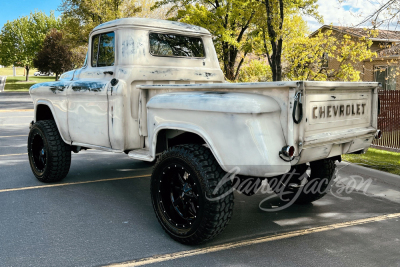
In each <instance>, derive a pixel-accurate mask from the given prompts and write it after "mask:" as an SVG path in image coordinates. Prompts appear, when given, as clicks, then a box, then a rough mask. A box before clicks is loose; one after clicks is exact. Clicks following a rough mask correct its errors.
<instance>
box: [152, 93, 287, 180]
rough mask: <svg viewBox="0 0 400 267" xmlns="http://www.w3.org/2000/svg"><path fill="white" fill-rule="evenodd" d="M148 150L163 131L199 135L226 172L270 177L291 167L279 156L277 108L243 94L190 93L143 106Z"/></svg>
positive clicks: (269, 100)
mask: <svg viewBox="0 0 400 267" xmlns="http://www.w3.org/2000/svg"><path fill="white" fill-rule="evenodd" d="M147 109H148V128H149V133H153V134H152V135H150V140H149V141H150V142H149V143H150V144H151V151H152V154H153V156H154V155H155V148H156V140H157V134H158V132H159V131H160V130H162V129H174V130H182V131H187V132H192V133H195V134H198V135H199V136H201V137H202V138H203V139H204V140H205V141H206V143H207V144H208V146H209V147H210V149H211V151H212V153H213V154H214V156H215V158H216V160H217V161H218V162H219V164H220V165H221V167H222V169H223V170H225V171H227V172H228V171H231V170H232V169H234V168H236V167H238V168H239V172H238V174H241V175H246V176H256V177H271V176H276V175H280V174H283V173H286V172H288V171H289V170H290V163H288V162H285V161H283V160H282V159H280V157H279V151H280V150H281V148H282V147H283V146H285V145H286V141H285V139H284V135H283V130H282V127H281V123H280V107H279V104H278V103H277V102H276V100H274V99H273V98H271V97H268V96H263V95H256V94H245V93H230V92H227V93H218V92H216V93H210V92H188V93H170V94H161V95H157V96H155V97H153V98H152V99H151V100H150V101H149V102H148V104H147Z"/></svg>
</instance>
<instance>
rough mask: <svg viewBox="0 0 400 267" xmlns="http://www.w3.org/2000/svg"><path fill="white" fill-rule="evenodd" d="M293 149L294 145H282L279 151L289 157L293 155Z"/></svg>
mask: <svg viewBox="0 0 400 267" xmlns="http://www.w3.org/2000/svg"><path fill="white" fill-rule="evenodd" d="M294 150H295V149H294V146H284V147H282V150H281V152H282V154H283V155H284V156H286V157H288V158H291V157H293V155H294Z"/></svg>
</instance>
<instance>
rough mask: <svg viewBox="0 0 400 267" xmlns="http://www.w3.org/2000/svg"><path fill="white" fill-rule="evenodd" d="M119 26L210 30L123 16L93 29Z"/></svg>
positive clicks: (168, 21) (207, 32)
mask: <svg viewBox="0 0 400 267" xmlns="http://www.w3.org/2000/svg"><path fill="white" fill-rule="evenodd" d="M114 26H120V27H124V26H125V27H135V28H151V29H155V28H159V29H169V30H176V31H184V32H191V33H197V34H206V35H209V34H210V32H209V31H208V30H206V29H204V28H202V27H199V26H195V25H190V24H186V23H182V22H177V21H170V20H161V19H147V18H123V19H117V20H113V21H108V22H105V23H103V24H100V25H98V26H97V27H96V28H94V29H93V31H97V30H100V29H104V28H109V27H114Z"/></svg>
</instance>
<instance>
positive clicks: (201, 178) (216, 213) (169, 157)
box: [150, 144, 234, 245]
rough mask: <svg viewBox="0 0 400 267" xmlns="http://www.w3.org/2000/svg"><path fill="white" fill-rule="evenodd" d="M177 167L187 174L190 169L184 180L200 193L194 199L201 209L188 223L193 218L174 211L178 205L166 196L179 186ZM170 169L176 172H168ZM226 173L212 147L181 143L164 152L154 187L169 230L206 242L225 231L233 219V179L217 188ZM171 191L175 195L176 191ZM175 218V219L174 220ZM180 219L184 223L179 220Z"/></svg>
mask: <svg viewBox="0 0 400 267" xmlns="http://www.w3.org/2000/svg"><path fill="white" fill-rule="evenodd" d="M170 166H171V170H170V168H169V167H170ZM174 168H177V169H178V170H176V172H183V171H184V175H186V174H187V173H188V175H187V176H186V177H187V178H185V179H186V180H185V181H183V182H186V183H187V184H189V185H190V186H192V188H191V190H192V191H191V192H189V193H193V195H195V193H197V196H198V198H195V199H194V201H197V202H196V203H198V206H197V208H198V209H196V211H195V213H194V214H195V215H196V216H194V219H193V221H190V225H189V223H186V222H189V220H188V221H185V220H184V219H182V218H179V217H178V216H177V215H176V214H175V215H174V212H175V210H177V209H176V206H174V204H173V201H172V200H168V199H166V198H165V197H164V198H163V196H168V190H171V191H170V192H172V190H175V189H171V188H173V186H172V184H173V183H174V182H173V180H174V179H175V180H176V179H178V178H173V177H176V176H177V175H176V173H175V174H174V172H175V170H172V169H174ZM181 168H182V170H180V169H181ZM168 171H170V172H171V173H172V174H171V175H168ZM166 173H167V174H166ZM225 175H226V173H225V172H224V171H223V170H222V169H221V167H220V166H219V164H218V162H217V161H216V160H215V158H214V156H213V154H212V153H211V151H210V150H209V149H208V148H206V147H204V146H201V145H195V144H190V145H180V146H175V147H172V148H170V149H169V150H167V151H166V152H164V153H163V154H162V155H161V156H160V157H159V159H158V161H157V163H156V164H155V166H154V169H153V174H152V177H151V187H150V191H151V199H152V204H153V208H154V211H155V214H156V217H157V219H158V221H159V223H160V224H161V226H162V227H163V229H164V230H165V232H166V233H167V234H168V235H170V236H171V237H172V238H173V239H174V240H176V241H178V242H181V243H183V244H189V245H194V244H199V243H202V242H205V241H207V240H210V239H212V238H214V237H215V236H216V235H218V234H219V233H221V232H222V231H223V230H224V229H225V227H226V226H227V224H228V222H229V220H230V219H231V216H232V210H233V205H234V197H233V193H232V191H233V190H232V182H231V180H230V179H227V178H225V179H224V182H225V183H224V184H223V185H222V186H221V187H220V188H219V190H218V191H217V192H214V190H215V188H216V187H217V185H218V183H219V182H220V181H221V180H222V179H223V177H224V176H225ZM171 177H172V178H171ZM179 179H180V180H182V179H181V178H179ZM193 184H194V185H193ZM168 188H169V189H168ZM175 188H176V186H175ZM164 191H166V193H165V192H164ZM230 191H231V192H230ZM169 194H170V195H172V193H169ZM218 196H219V197H220V198H218ZM182 197H183V198H186V195H185V196H184V195H183V194H182ZM175 199H176V198H175ZM187 199H188V198H187ZM163 202H164V203H163ZM187 206H189V205H187ZM174 208H175V209H174ZM189 209H190V208H189ZM182 213H183V212H182ZM192 213H193V210H192ZM181 215H182V214H181ZM192 215H193V214H192ZM171 218H175V219H173V220H171ZM192 218H193V217H192ZM174 220H175V221H174ZM178 221H180V222H181V223H180V224H178Z"/></svg>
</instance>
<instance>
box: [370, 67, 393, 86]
mask: <svg viewBox="0 0 400 267" xmlns="http://www.w3.org/2000/svg"><path fill="white" fill-rule="evenodd" d="M396 72H397V71H396V67H395V66H375V81H376V82H380V83H382V86H383V89H384V90H396Z"/></svg>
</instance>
